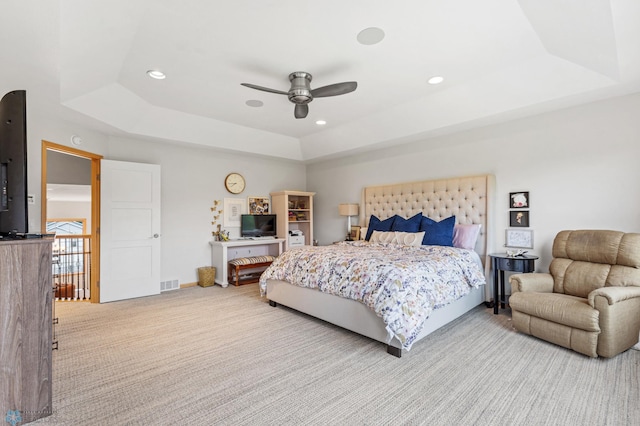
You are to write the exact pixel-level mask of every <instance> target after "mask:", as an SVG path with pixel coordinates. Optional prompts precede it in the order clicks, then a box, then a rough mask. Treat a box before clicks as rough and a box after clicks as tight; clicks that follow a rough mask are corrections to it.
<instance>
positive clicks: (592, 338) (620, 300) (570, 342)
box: [509, 230, 640, 358]
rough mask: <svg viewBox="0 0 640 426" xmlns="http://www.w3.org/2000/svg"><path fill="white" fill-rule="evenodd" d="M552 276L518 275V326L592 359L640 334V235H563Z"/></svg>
mask: <svg viewBox="0 0 640 426" xmlns="http://www.w3.org/2000/svg"><path fill="white" fill-rule="evenodd" d="M552 254H553V260H552V261H551V264H550V266H549V273H533V274H514V275H512V276H511V278H510V283H511V297H510V299H509V305H510V306H511V310H512V314H513V325H514V327H515V328H516V329H517V330H518V331H520V332H522V333H526V334H530V335H532V336H536V337H538V338H540V339H544V340H547V341H549V342H552V343H555V344H557V345H560V346H563V347H565V348H569V349H572V350H574V351H576V352H580V353H582V354H585V355H588V356H591V357H597V356H602V357H607V358H609V357H613V356H615V355H617V354H619V353H620V352H623V351H625V350H627V349H629V348H630V347H632V346H633V345H635V344H636V343H637V342H638V334H639V333H640V234H636V233H623V232H618V231H605V230H579V231H562V232H560V233H559V234H558V235H557V236H556V238H555V240H554V242H553V252H552Z"/></svg>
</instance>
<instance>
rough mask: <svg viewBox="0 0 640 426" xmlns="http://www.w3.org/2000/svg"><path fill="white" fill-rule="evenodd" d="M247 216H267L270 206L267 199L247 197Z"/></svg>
mask: <svg viewBox="0 0 640 426" xmlns="http://www.w3.org/2000/svg"><path fill="white" fill-rule="evenodd" d="M247 206H248V210H249V214H268V213H269V209H270V206H271V200H270V199H269V197H247Z"/></svg>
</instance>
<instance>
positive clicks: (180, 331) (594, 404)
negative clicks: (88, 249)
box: [35, 284, 640, 425]
mask: <svg viewBox="0 0 640 426" xmlns="http://www.w3.org/2000/svg"><path fill="white" fill-rule="evenodd" d="M506 312H507V314H506V315H505V314H501V315H493V310H492V309H486V308H484V307H483V306H479V307H478V308H476V309H475V310H473V311H471V312H470V313H468V314H467V315H465V316H463V317H461V318H459V319H458V320H456V321H455V322H454V323H452V324H449V325H448V326H446V327H444V328H442V329H440V330H438V331H436V332H435V333H433V334H431V335H430V336H428V337H427V338H426V339H425V340H422V341H421V342H419V343H417V344H416V345H415V346H414V348H413V349H412V350H411V351H410V352H408V353H405V354H404V355H403V357H402V358H400V359H398V358H395V357H393V356H391V355H388V354H387V353H386V351H385V346H384V345H383V344H381V343H378V342H374V341H371V340H370V339H367V338H365V337H361V336H358V335H356V334H354V333H351V332H348V331H345V330H342V329H340V328H337V327H334V326H332V325H330V324H327V323H325V322H322V321H319V320H316V319H313V318H310V317H308V316H305V315H303V314H300V313H297V312H295V311H292V310H290V309H287V308H283V307H280V306H279V307H277V308H272V307H271V306H269V305H268V303H267V301H266V300H265V299H263V298H261V297H260V296H259V292H258V288H257V284H252V285H246V286H242V287H228V288H226V289H223V288H221V287H219V286H215V287H209V288H200V287H193V288H187V289H182V290H177V291H172V292H168V293H163V294H161V295H159V296H152V297H146V298H140V299H135V300H130V301H124V302H113V303H108V304H103V305H92V304H89V303H72V302H62V303H60V302H59V303H57V305H56V315H57V316H58V317H59V322H60V323H59V325H58V326H57V334H58V340H59V346H60V349H59V350H57V351H54V363H53V390H54V395H53V411H54V414H53V415H52V416H50V417H47V418H44V419H40V420H38V421H37V422H35V423H36V424H56V425H178V424H179V425H244V424H247V425H282V424H295V425H379V424H410V425H418V424H424V425H638V424H639V421H640V420H639V419H640V404H639V401H640V384H639V378H640V368H639V366H640V352H638V351H633V350H630V351H627V352H625V353H623V354H621V355H619V356H617V357H615V358H613V359H592V358H587V357H585V356H582V355H580V354H577V353H575V352H572V351H569V350H566V349H563V348H560V347H557V346H554V345H551V344H548V343H546V342H544V341H541V340H538V339H535V338H533V337H530V336H525V335H522V334H519V333H517V332H515V331H514V330H513V329H512V327H511V322H510V316H509V314H508V312H509V311H506Z"/></svg>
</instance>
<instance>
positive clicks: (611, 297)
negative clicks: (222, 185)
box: [588, 286, 640, 308]
mask: <svg viewBox="0 0 640 426" xmlns="http://www.w3.org/2000/svg"><path fill="white" fill-rule="evenodd" d="M596 296H602V297H604V298H605V299H607V303H608V304H609V305H613V304H614V303H616V302H622V301H623V300H628V299H633V298H634V297H640V287H635V286H629V287H618V286H614V287H601V288H597V289H595V290H593V291H592V292H591V293H589V296H588V299H589V305H591V306H592V307H594V308H595V298H596Z"/></svg>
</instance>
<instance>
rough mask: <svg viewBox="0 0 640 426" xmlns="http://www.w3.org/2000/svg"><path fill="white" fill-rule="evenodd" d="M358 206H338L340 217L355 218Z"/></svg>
mask: <svg viewBox="0 0 640 426" xmlns="http://www.w3.org/2000/svg"><path fill="white" fill-rule="evenodd" d="M358 207H359V206H358V204H338V212H339V213H340V216H357V215H358Z"/></svg>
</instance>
